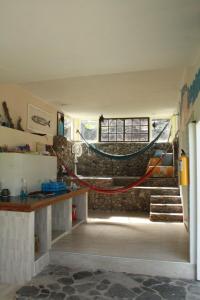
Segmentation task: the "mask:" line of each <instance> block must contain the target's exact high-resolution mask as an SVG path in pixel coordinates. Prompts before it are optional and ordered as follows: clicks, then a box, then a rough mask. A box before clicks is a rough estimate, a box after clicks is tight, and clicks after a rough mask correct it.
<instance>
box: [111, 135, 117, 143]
mask: <svg viewBox="0 0 200 300" xmlns="http://www.w3.org/2000/svg"><path fill="white" fill-rule="evenodd" d="M109 141H110V142H115V141H116V134H109Z"/></svg>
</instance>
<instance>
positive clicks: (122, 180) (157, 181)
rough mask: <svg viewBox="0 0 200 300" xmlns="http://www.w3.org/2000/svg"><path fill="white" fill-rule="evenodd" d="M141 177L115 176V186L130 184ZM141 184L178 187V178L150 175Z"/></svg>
mask: <svg viewBox="0 0 200 300" xmlns="http://www.w3.org/2000/svg"><path fill="white" fill-rule="evenodd" d="M139 178H140V177H130V176H126V177H113V185H114V186H124V185H128V184H130V183H132V182H134V181H137V180H138V179H139ZM140 186H147V187H177V186H178V178H177V177H160V178H159V177H149V178H148V179H147V180H145V182H143V183H142V184H141V185H140Z"/></svg>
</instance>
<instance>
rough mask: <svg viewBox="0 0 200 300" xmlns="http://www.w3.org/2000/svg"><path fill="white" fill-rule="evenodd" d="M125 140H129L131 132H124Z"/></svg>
mask: <svg viewBox="0 0 200 300" xmlns="http://www.w3.org/2000/svg"><path fill="white" fill-rule="evenodd" d="M125 141H131V134H129V133H126V134H125Z"/></svg>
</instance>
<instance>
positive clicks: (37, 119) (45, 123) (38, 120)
mask: <svg viewBox="0 0 200 300" xmlns="http://www.w3.org/2000/svg"><path fill="white" fill-rule="evenodd" d="M31 119H32V120H33V122H35V123H37V124H40V125H42V126H49V127H50V126H51V121H47V120H46V119H45V118H42V117H39V116H32V118H31Z"/></svg>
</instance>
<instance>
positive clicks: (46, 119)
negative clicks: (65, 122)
mask: <svg viewBox="0 0 200 300" xmlns="http://www.w3.org/2000/svg"><path fill="white" fill-rule="evenodd" d="M54 126H55V125H54V124H53V115H52V114H50V113H48V112H46V111H44V110H42V109H40V108H39V107H37V106H34V105H32V104H28V119H27V129H29V130H30V131H31V132H34V133H41V134H48V135H53V127H54Z"/></svg>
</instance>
